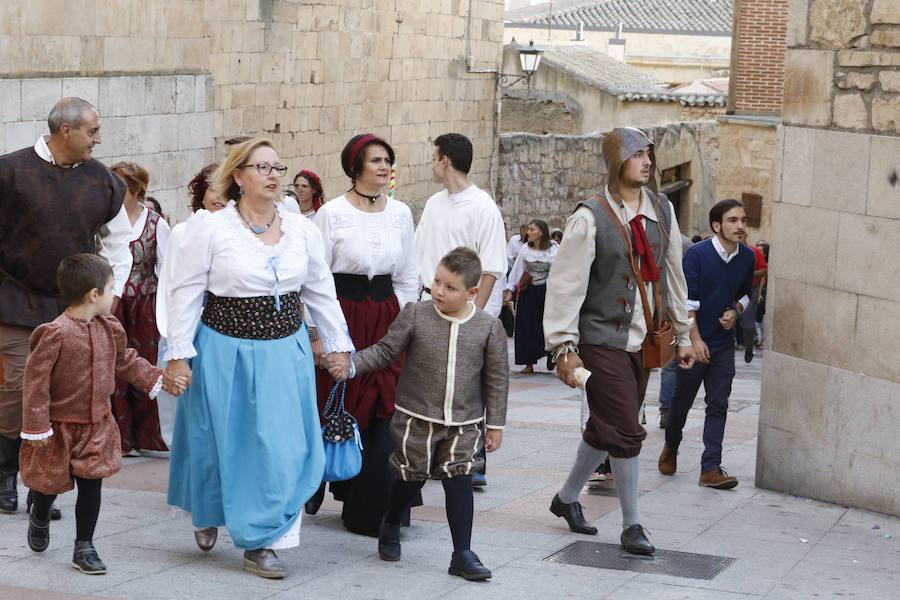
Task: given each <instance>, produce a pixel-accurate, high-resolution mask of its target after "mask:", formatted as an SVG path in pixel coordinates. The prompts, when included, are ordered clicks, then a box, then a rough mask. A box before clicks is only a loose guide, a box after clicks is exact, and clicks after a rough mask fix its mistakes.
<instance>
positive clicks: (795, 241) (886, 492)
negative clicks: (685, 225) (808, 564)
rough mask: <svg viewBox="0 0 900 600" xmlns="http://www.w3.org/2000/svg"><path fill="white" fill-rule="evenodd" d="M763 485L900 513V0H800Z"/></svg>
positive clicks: (790, 64)
mask: <svg viewBox="0 0 900 600" xmlns="http://www.w3.org/2000/svg"><path fill="white" fill-rule="evenodd" d="M790 8H791V11H790V12H791V21H790V24H789V28H788V31H789V41H788V43H789V47H788V51H787V64H786V69H785V99H784V111H783V117H784V121H785V125H784V127H783V130H782V132H781V134H780V140H779V143H780V147H779V153H778V161H779V164H778V167H777V176H776V195H775V200H776V204H775V210H774V214H773V217H772V229H773V230H772V239H771V242H772V250H771V262H770V265H771V268H770V271H769V273H770V279H769V281H770V286H771V288H770V294H769V307H770V310H769V314H767V318H768V319H769V324H770V330H771V335H769V336H768V339H767V341H766V343H767V345H768V348H767V349H768V352H767V353H766V362H765V366H764V372H763V392H762V403H761V407H760V426H759V449H758V460H757V473H756V479H757V484H758V485H760V486H765V487H769V488H773V489H778V490H785V491H789V492H791V493H795V494H802V495H806V496H812V497H815V498H820V499H823V500H828V501H832V502H837V503H841V504H853V505H857V506H862V507H865V508H868V509H872V510H876V511H881V512H885V513H890V514H894V515H900V495H898V493H897V490H900V444H898V443H897V431H900V361H898V360H897V356H900V337H898V336H897V335H896V333H897V327H896V323H897V322H898V319H900V283H898V281H897V279H896V278H895V277H892V276H891V273H890V270H889V269H888V270H885V268H884V265H885V263H886V262H887V261H890V260H891V259H892V257H893V255H894V254H895V251H896V248H897V246H898V244H900V185H898V177H900V174H898V171H900V164H898V163H900V159H898V157H900V137H898V135H897V134H898V133H900V89H898V88H897V87H896V86H895V85H894V83H895V82H896V81H897V80H898V79H900V52H898V51H900V0H871V1H869V0H866V1H863V0H858V1H853V0H812V1H809V2H807V1H806V0H792V2H791V6H790Z"/></svg>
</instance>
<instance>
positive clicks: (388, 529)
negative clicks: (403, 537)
mask: <svg viewBox="0 0 900 600" xmlns="http://www.w3.org/2000/svg"><path fill="white" fill-rule="evenodd" d="M378 556H379V557H381V560H386V561H388V562H396V561H398V560H400V525H391V524H389V523H385V522H384V521H382V522H381V529H380V530H379V532H378Z"/></svg>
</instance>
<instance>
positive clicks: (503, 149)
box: [497, 121, 718, 236]
mask: <svg viewBox="0 0 900 600" xmlns="http://www.w3.org/2000/svg"><path fill="white" fill-rule="evenodd" d="M645 131H646V132H647V134H648V135H649V136H650V138H651V139H652V140H654V142H655V144H656V157H657V167H658V169H659V170H662V169H668V168H671V167H674V166H676V165H688V170H689V171H690V177H691V179H692V181H693V183H692V185H691V186H690V188H688V189H687V190H686V192H683V194H684V195H685V196H686V197H687V199H688V201H686V202H684V203H683V205H682V207H681V211H680V213H679V215H678V219H679V222H680V225H681V231H682V233H684V234H685V235H688V236H691V235H693V234H695V233H701V234H702V233H706V232H707V230H708V224H707V216H706V215H707V213H708V212H709V208H710V207H712V205H713V204H714V203H715V196H714V194H713V191H714V181H715V173H716V163H717V160H718V124H717V123H716V122H715V121H702V122H699V121H698V122H692V123H679V124H674V125H668V126H665V127H651V128H647V129H645ZM602 141H603V136H602V134H593V135H585V136H568V135H535V134H527V133H507V134H503V135H501V136H500V171H499V178H498V184H497V198H498V200H499V203H500V210H501V212H502V213H503V216H504V220H505V221H506V225H507V230H508V231H509V232H513V231H514V230H515V229H516V228H517V227H518V225H519V224H521V223H527V222H528V221H529V220H530V219H534V218H542V219H544V220H546V221H547V223H548V224H549V225H550V227H551V228H552V227H562V226H563V225H564V224H565V220H566V217H568V216H569V214H571V212H572V211H573V210H574V208H575V205H576V204H577V203H578V202H579V201H581V200H585V199H587V198H590V197H591V196H592V195H594V194H596V193H598V192H599V191H600V190H602V189H603V186H604V185H605V184H606V177H607V173H606V166H605V165H604V162H603V153H602V151H601V144H602Z"/></svg>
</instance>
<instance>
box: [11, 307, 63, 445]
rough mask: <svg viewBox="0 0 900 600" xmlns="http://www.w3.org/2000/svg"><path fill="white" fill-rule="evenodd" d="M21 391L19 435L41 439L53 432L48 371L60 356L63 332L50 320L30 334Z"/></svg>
mask: <svg viewBox="0 0 900 600" xmlns="http://www.w3.org/2000/svg"><path fill="white" fill-rule="evenodd" d="M28 346H29V347H28V360H27V362H26V363H25V386H24V389H23V390H22V391H23V394H22V434H21V435H22V439H25V440H42V439H46V438H48V437H50V436H51V435H53V428H52V427H51V426H50V373H51V372H52V371H53V367H54V366H55V365H56V361H57V360H58V358H59V350H60V347H61V346H62V332H60V330H59V328H58V327H56V326H55V325H53V324H52V323H45V324H44V325H40V326H39V327H38V328H37V329H35V330H34V332H33V333H32V334H31V338H30V339H29V343H28Z"/></svg>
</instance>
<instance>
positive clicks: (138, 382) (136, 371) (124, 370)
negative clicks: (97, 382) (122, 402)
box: [107, 317, 163, 397]
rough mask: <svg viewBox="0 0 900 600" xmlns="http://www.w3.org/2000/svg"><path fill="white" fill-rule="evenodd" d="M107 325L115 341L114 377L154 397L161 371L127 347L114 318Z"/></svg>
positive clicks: (122, 330)
mask: <svg viewBox="0 0 900 600" xmlns="http://www.w3.org/2000/svg"><path fill="white" fill-rule="evenodd" d="M107 323H109V324H110V331H111V332H112V334H113V336H114V337H115V341H116V377H119V378H120V379H124V380H125V381H127V382H128V383H130V384H131V385H133V386H134V387H136V388H138V389H140V390H142V391H144V392H146V393H147V394H150V395H151V397H153V396H155V395H156V393H158V392H159V388H160V387H161V385H162V375H163V370H162V369H159V368H157V367H154V366H153V365H151V364H150V363H149V362H147V360H145V359H144V358H142V357H141V356H139V355H138V353H137V350H135V349H134V348H129V347H128V338H127V337H126V335H125V329H123V328H122V325H121V324H120V323H119V321H118V320H116V319H115V317H112V318H110V319H109V320H108V321H107ZM154 392H156V393H154Z"/></svg>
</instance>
